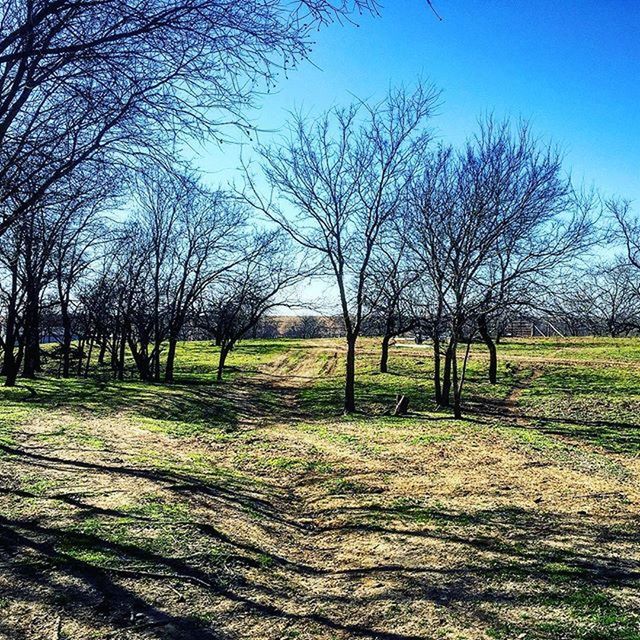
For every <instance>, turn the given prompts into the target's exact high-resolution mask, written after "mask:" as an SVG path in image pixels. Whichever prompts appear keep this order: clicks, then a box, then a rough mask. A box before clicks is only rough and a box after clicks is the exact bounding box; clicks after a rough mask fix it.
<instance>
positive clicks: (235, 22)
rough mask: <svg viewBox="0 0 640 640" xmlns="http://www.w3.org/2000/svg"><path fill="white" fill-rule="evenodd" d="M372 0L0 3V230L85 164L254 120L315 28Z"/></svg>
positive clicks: (370, 6)
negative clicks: (256, 108)
mask: <svg viewBox="0 0 640 640" xmlns="http://www.w3.org/2000/svg"><path fill="white" fill-rule="evenodd" d="M358 10H359V11H374V12H375V11H376V3H375V0H341V1H339V2H331V1H330V0H298V1H297V2H286V1H285V0H275V1H274V0H250V1H247V2H237V1H236V0H100V2H86V1H85V0H7V2H4V3H3V4H2V8H0V24H1V25H2V32H1V33H0V200H1V201H2V202H7V201H8V200H9V199H10V200H11V202H12V203H13V204H12V207H11V209H10V210H9V209H5V211H3V216H2V219H1V220H0V235H1V234H2V233H4V232H5V231H6V230H7V229H8V228H9V227H10V226H11V225H12V224H13V223H14V221H16V220H17V219H18V218H19V217H21V216H22V215H23V214H25V212H27V211H29V210H31V209H33V208H34V207H35V206H36V205H37V203H38V202H39V201H40V199H41V198H42V197H44V195H45V194H47V193H49V192H50V191H52V190H53V191H56V190H57V189H58V182H59V181H60V180H61V179H64V178H65V177H67V176H68V175H70V174H71V173H72V172H74V171H75V170H76V169H77V168H78V167H80V166H82V165H84V164H85V163H89V165H96V164H104V163H107V164H113V163H115V164H118V165H127V166H130V165H131V164H132V163H134V164H135V162H136V160H137V159H139V158H140V157H146V156H148V155H154V156H160V157H164V158H166V159H167V160H169V159H170V156H172V155H173V153H174V151H175V150H176V149H177V148H178V146H179V143H180V142H181V141H185V140H189V139H192V138H194V137H195V138H197V139H203V138H205V137H208V138H211V137H214V138H219V137H220V136H221V135H223V134H222V133H221V132H222V130H223V129H224V127H225V125H227V124H235V125H239V126H241V127H242V128H244V129H247V128H249V125H248V124H247V122H246V121H245V120H244V118H243V111H244V109H245V108H246V107H247V106H248V105H250V104H251V103H252V100H253V98H254V96H255V95H256V93H257V92H258V91H259V90H261V89H269V88H270V87H271V86H272V85H273V84H274V82H275V80H276V78H277V74H278V72H280V71H286V70H287V69H288V68H290V67H292V66H295V65H296V64H297V63H298V62H299V61H300V60H301V59H303V58H305V57H306V56H307V55H308V53H309V50H310V47H311V44H312V42H311V34H312V33H313V31H314V29H315V28H316V27H317V26H318V25H320V24H323V23H327V22H330V21H332V20H334V19H340V18H342V17H346V16H348V15H350V14H351V13H352V12H353V11H358Z"/></svg>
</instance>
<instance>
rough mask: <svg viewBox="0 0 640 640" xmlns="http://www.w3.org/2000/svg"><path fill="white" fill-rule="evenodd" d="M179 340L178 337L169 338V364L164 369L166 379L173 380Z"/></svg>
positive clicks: (167, 380) (166, 380)
mask: <svg viewBox="0 0 640 640" xmlns="http://www.w3.org/2000/svg"><path fill="white" fill-rule="evenodd" d="M177 344H178V341H177V339H176V338H173V337H170V338H169V349H168V351H167V365H166V367H165V370H164V381H165V382H173V369H174V363H175V360H176V345H177Z"/></svg>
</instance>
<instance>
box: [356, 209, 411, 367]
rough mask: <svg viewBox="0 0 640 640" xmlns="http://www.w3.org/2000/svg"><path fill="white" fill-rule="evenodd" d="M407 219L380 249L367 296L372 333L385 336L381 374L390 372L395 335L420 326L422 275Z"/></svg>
mask: <svg viewBox="0 0 640 640" xmlns="http://www.w3.org/2000/svg"><path fill="white" fill-rule="evenodd" d="M406 222H407V216H401V218H400V220H399V221H398V222H397V224H395V225H394V226H393V227H392V230H391V231H390V234H389V235H390V237H389V238H388V240H387V242H386V243H385V244H382V245H381V246H380V247H378V249H377V251H376V253H375V254H374V257H373V260H372V263H371V282H370V284H369V286H368V288H367V291H366V293H365V305H366V306H367V308H368V315H369V322H368V325H369V330H371V329H373V330H374V331H375V333H376V335H381V336H382V345H381V350H380V366H379V368H380V373H387V372H388V369H389V365H388V362H389V345H390V343H391V340H392V339H393V338H395V337H396V336H399V335H402V334H403V333H406V332H407V331H411V330H412V329H415V328H416V327H417V326H418V323H419V315H420V312H419V310H418V297H419V293H418V288H417V282H418V279H419V277H420V273H419V271H418V269H417V268H416V265H415V262H414V261H412V260H411V257H412V256H411V255H410V254H409V247H408V234H409V233H410V229H408V228H407V225H406Z"/></svg>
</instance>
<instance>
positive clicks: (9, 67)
mask: <svg viewBox="0 0 640 640" xmlns="http://www.w3.org/2000/svg"><path fill="white" fill-rule="evenodd" d="M376 10H377V5H376V3H375V2H374V1H373V0H353V1H350V2H349V1H346V0H345V1H342V2H338V3H335V2H327V1H324V0H301V1H300V2H295V3H289V2H273V1H272V0H254V1H252V2H243V3H238V2H234V1H232V0H186V1H185V0H151V1H149V0H144V2H140V1H138V0H102V1H101V2H98V3H94V2H91V3H87V2H84V0H39V1H32V0H12V1H11V2H7V3H5V4H4V5H3V8H2V10H1V11H2V22H1V23H0V24H2V32H1V34H0V203H1V206H2V211H1V218H0V265H1V268H2V274H1V278H0V285H1V291H0V295H1V296H2V345H1V346H2V358H3V360H2V374H3V375H4V376H5V384H7V385H9V386H11V385H14V384H15V383H16V380H17V378H18V376H22V377H24V378H32V377H34V376H35V375H37V373H38V372H39V371H40V370H41V369H42V362H41V359H42V355H43V352H42V349H41V342H42V338H43V336H44V335H45V333H48V334H49V335H52V336H54V337H55V340H56V341H57V342H58V344H57V345H56V347H55V349H54V350H53V352H52V355H53V356H54V357H55V358H57V362H58V372H59V375H61V376H63V377H69V376H72V375H78V376H86V375H88V374H89V372H90V371H91V367H92V364H93V363H94V362H97V363H98V365H99V366H101V367H106V368H108V369H109V370H110V371H111V372H112V375H113V376H114V377H115V378H117V379H122V378H123V377H124V376H125V372H126V369H127V363H128V362H132V363H133V366H134V368H135V371H136V372H137V375H138V376H139V377H140V378H141V379H142V380H148V381H160V380H164V381H166V382H171V381H173V379H174V371H175V358H176V345H177V342H178V341H179V340H181V339H185V338H189V337H194V336H207V337H210V338H211V339H212V340H213V341H214V342H215V343H216V344H217V345H218V347H219V368H218V377H219V378H222V375H223V371H224V365H225V361H226V357H227V355H228V353H229V352H230V350H231V349H233V347H234V345H235V344H236V343H237V342H238V340H240V339H241V338H243V337H245V336H247V335H252V334H255V333H257V331H258V327H259V326H263V327H264V323H265V317H268V316H269V314H270V313H273V312H274V310H275V309H279V308H283V307H286V306H292V305H293V306H295V305H296V304H297V303H298V300H297V299H296V291H297V286H299V285H300V283H302V282H304V281H305V280H307V279H308V278H310V277H315V278H324V279H329V281H330V282H332V283H333V288H334V291H335V292H336V298H337V303H338V309H339V316H340V321H341V327H342V329H343V332H344V336H345V352H346V366H345V385H344V410H345V411H346V412H353V411H355V410H356V408H357V407H356V358H357V343H358V339H359V338H360V336H362V335H364V334H372V333H373V334H377V335H380V336H381V337H382V346H381V354H380V370H381V372H386V371H387V370H388V368H389V364H388V353H389V345H390V343H391V341H392V340H393V339H394V338H395V337H396V336H398V335H401V334H403V333H406V332H409V331H412V332H414V333H415V334H418V335H420V336H421V337H422V338H425V339H428V344H429V345H430V346H431V350H432V358H433V398H434V401H435V402H436V403H437V404H438V405H440V406H445V407H446V406H450V407H452V410H453V412H454V415H456V416H457V417H459V416H460V415H461V414H462V407H463V393H464V385H465V376H466V366H467V362H468V358H469V353H470V345H471V343H472V341H473V340H476V339H478V340H481V341H482V342H483V343H484V344H485V345H486V348H487V351H488V354H489V368H488V376H489V380H490V381H491V382H492V383H495V382H496V380H497V375H498V366H497V350H496V346H495V345H496V342H497V340H498V339H499V337H500V336H501V334H503V333H504V327H505V326H506V323H507V322H508V319H509V318H513V317H518V316H519V315H526V314H534V313H546V314H557V315H558V314H559V315H562V316H563V317H564V318H566V319H567V322H570V323H574V325H575V326H576V327H578V326H580V327H586V328H588V330H589V331H591V332H593V333H604V332H606V333H607V334H610V335H625V334H628V333H630V332H633V331H635V330H637V327H638V320H637V318H638V307H639V297H638V271H639V270H640V258H639V256H640V248H639V247H640V223H639V222H638V221H637V219H635V218H634V216H633V214H632V212H631V208H630V204H629V203H627V202H624V201H622V200H609V201H604V202H603V201H602V200H601V199H600V198H599V197H598V196H597V195H596V194H595V193H592V192H584V191H583V190H580V189H577V188H576V187H575V186H574V185H573V184H572V182H571V179H570V177H569V175H568V172H567V171H566V169H565V167H563V162H562V157H561V155H560V153H559V152H558V150H557V149H555V148H554V147H553V145H551V144H548V143H544V142H542V141H541V140H540V139H538V138H537V137H536V136H535V135H534V134H533V133H532V132H531V131H530V128H529V126H528V125H527V124H526V123H524V122H516V123H510V122H501V121H497V120H496V119H494V118H491V117H488V118H485V119H483V120H482V121H481V122H480V123H479V125H478V128H477V131H476V132H475V133H472V135H471V136H470V137H469V139H468V141H467V142H466V143H465V144H464V145H461V146H460V147H452V146H449V145H446V144H444V143H442V142H436V141H435V140H434V136H433V133H432V126H431V122H432V119H433V117H434V113H435V111H436V110H437V108H438V107H439V94H438V92H437V91H436V90H435V89H434V88H433V87H432V86H430V85H428V84H426V83H422V82H419V83H417V85H416V86H415V88H413V89H411V90H407V89H404V88H396V89H392V90H390V91H389V92H388V94H387V95H386V96H385V98H384V99H382V100H380V101H378V102H365V101H356V102H354V103H353V104H351V105H348V106H345V107H336V108H334V109H331V110H330V111H328V112H327V113H325V114H323V115H321V116H320V117H318V118H316V119H310V118H303V117H301V116H294V117H293V118H292V120H291V122H290V125H289V128H288V130H287V131H286V133H285V134H284V135H283V136H282V137H281V139H280V140H278V141H277V142H275V143H273V144H272V145H270V146H267V147H264V146H260V145H257V146H256V154H257V158H258V159H257V161H256V162H254V163H252V164H249V165H248V166H245V167H244V168H243V171H242V174H243V178H244V180H243V183H242V186H241V187H234V188H233V189H230V188H218V187H211V186H210V185H208V184H205V183H204V182H203V180H202V178H201V177H200V176H198V174H197V173H196V172H195V171H193V170H192V169H191V168H190V167H189V166H188V163H187V162H185V161H184V159H183V158H184V153H183V149H184V148H185V146H187V145H192V144H193V143H194V141H206V140H212V139H217V140H223V139H224V138H225V135H226V132H227V131H228V130H229V129H228V127H229V126H232V127H234V128H235V129H236V130H237V129H240V130H241V131H244V132H246V134H247V135H248V136H250V135H251V127H250V126H249V124H248V123H247V122H246V121H245V116H244V114H245V111H246V108H247V107H248V106H249V105H251V103H252V101H253V100H254V99H255V96H256V95H257V94H258V93H259V92H261V91H266V90H268V89H269V88H270V87H271V86H273V84H274V83H275V81H276V78H277V76H278V73H280V72H284V71H286V69H287V68H289V67H291V66H293V65H295V64H297V62H298V61H299V60H301V59H302V58H304V57H306V56H307V55H308V53H309V50H310V46H311V44H312V43H311V40H310V34H311V33H312V32H313V29H315V28H316V27H317V26H318V25H321V24H323V23H326V22H329V21H332V20H335V19H342V18H346V17H348V16H350V15H352V14H353V13H354V12H356V13H357V12H358V11H373V12H375V11H376ZM616 242H617V243H618V244H619V245H620V246H621V247H623V250H622V251H621V252H619V253H617V254H616V256H615V258H614V259H612V260H610V259H607V258H606V255H605V253H603V251H602V247H603V246H605V243H614V244H615V243H616ZM313 323H314V320H312V319H311V318H307V319H305V320H300V322H299V324H300V327H299V329H300V331H301V332H302V333H303V334H304V335H309V336H312V335H316V334H318V333H320V328H319V327H318V326H317V324H316V325H315V326H313ZM303 325H305V326H303Z"/></svg>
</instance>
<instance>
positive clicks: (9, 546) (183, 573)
mask: <svg viewBox="0 0 640 640" xmlns="http://www.w3.org/2000/svg"><path fill="white" fill-rule="evenodd" d="M0 534H1V535H0V544H1V545H2V547H3V549H4V551H5V553H6V554H7V555H8V556H10V557H11V556H13V559H15V556H17V555H18V554H20V555H22V554H24V552H25V551H30V552H35V553H36V555H37V557H38V558H39V559H43V558H45V559H47V560H48V561H50V562H51V564H52V565H53V566H54V567H56V568H57V569H58V570H61V571H64V572H66V573H68V574H70V575H72V576H73V577H75V578H77V579H78V580H80V581H81V582H82V583H83V584H88V585H90V586H91V587H92V588H93V589H95V590H97V591H99V592H100V593H102V594H103V595H104V596H105V597H106V598H108V599H109V600H110V601H112V602H113V604H114V605H115V603H118V606H119V608H120V610H122V605H125V607H127V608H129V609H130V610H138V611H143V612H145V615H147V616H149V617H152V618H153V619H154V620H155V619H156V618H158V619H159V621H162V619H163V616H164V617H166V616H167V615H168V614H166V613H165V612H163V611H159V610H157V609H155V608H154V607H151V606H150V605H149V604H148V603H146V602H145V601H144V600H142V599H141V598H140V597H139V596H137V595H135V594H133V593H132V592H131V591H129V590H127V589H125V588H123V587H122V586H120V585H119V584H116V583H115V582H114V578H115V577H117V575H118V571H117V569H114V568H111V569H110V568H106V567H96V566H94V565H91V564H89V563H86V562H84V561H82V560H78V559H77V558H75V557H72V556H69V555H68V554H65V553H62V552H60V551H59V550H58V544H57V543H59V542H60V541H61V540H64V539H65V538H66V537H67V536H68V535H69V533H68V531H64V530H60V529H57V528H55V527H47V526H42V525H40V524H38V523H34V522H31V521H25V520H9V519H7V518H2V517H0ZM75 539H76V542H78V543H83V544H84V545H86V546H87V547H89V548H93V549H105V550H108V551H111V552H114V553H115V554H116V555H117V556H118V557H120V558H127V559H134V560H138V561H141V560H142V561H145V562H148V563H152V564H153V566H154V567H159V569H156V571H157V572H156V573H153V574H152V573H151V572H148V571H144V570H141V571H140V579H145V578H146V579H151V580H153V579H156V580H174V581H183V580H192V581H193V583H194V587H195V588H198V589H204V590H205V592H208V593H209V594H210V595H213V596H217V597H224V598H225V599H227V600H230V601H233V602H236V603H238V604H242V605H243V606H245V607H247V608H248V609H249V610H251V611H253V612H254V613H257V614H260V615H263V616H268V617H275V618H280V619H284V620H288V621H297V622H304V623H313V624H315V625H317V626H318V627H320V628H325V629H331V630H334V631H341V632H345V633H348V634H351V637H367V638H378V639H380V640H426V638H427V636H422V635H421V636H417V635H407V634H401V633H393V632H385V631H378V630H375V629H371V628H368V627H366V626H364V625H357V624H350V623H348V622H341V621H339V620H336V619H334V618H332V617H329V616H326V615H323V614H319V613H308V614H303V613H295V612H291V611H286V610H284V609H282V608H281V607H279V606H276V605H274V604H270V603H268V602H261V601H259V600H257V599H256V598H255V597H252V596H249V595H246V594H244V593H242V588H243V587H251V589H252V590H253V591H256V590H257V587H256V585H246V584H243V581H242V580H239V579H236V582H238V586H237V587H233V588H232V587H229V586H226V585H225V584H224V583H223V582H221V581H220V580H218V577H217V576H216V575H215V573H212V572H210V571H206V570H203V569H202V568H200V567H196V566H194V565H189V564H187V563H186V562H185V561H184V560H181V559H175V558H169V557H166V556H160V555H158V554H155V553H153V552H150V551H148V550H144V549H141V548H140V547H137V546H136V545H133V544H122V543H114V542H112V541H108V540H105V539H104V538H101V537H98V536H95V535H91V534H76V536H75ZM167 570H169V572H171V573H169V572H167ZM15 571H16V572H18V573H19V572H20V562H19V561H18V562H17V567H15ZM130 574H131V576H135V570H133V571H131V572H130ZM172 576H173V577H172ZM21 577H22V580H21V581H20V583H19V584H18V585H17V586H16V587H15V588H14V590H15V591H16V592H17V594H19V596H20V597H21V598H22V599H27V598H28V597H29V595H30V594H29V588H28V586H27V585H26V584H25V581H27V580H28V577H27V576H26V575H24V572H23V575H22V576H21ZM39 578H40V576H37V577H36V579H37V580H38V584H40V586H42V583H40V582H39ZM50 579H51V578H50V577H49V578H47V579H46V580H45V581H44V582H45V583H47V582H49V580H50ZM30 586H31V587H34V586H35V585H34V584H31V585H30ZM50 586H51V587H52V588H54V589H55V588H56V584H55V582H53V581H51V582H50ZM260 589H261V591H262V592H263V595H269V591H270V590H269V588H268V587H264V586H262V587H261V588H260ZM17 594H16V595H17ZM74 596H75V597H76V598H78V597H79V596H81V594H80V593H77V592H76V593H75V594H74ZM31 597H32V598H33V599H35V600H38V599H39V598H40V597H41V594H40V590H38V592H37V593H31ZM80 604H81V605H84V604H85V603H84V602H82V601H81V602H80ZM75 605H76V606H77V605H78V601H77V600H76V602H75ZM170 618H171V622H173V623H174V624H175V625H176V626H178V627H179V628H180V627H184V626H185V625H187V624H189V626H190V627H191V629H189V630H187V631H191V632H193V627H194V625H193V624H192V623H187V622H185V620H182V619H179V618H176V617H175V616H170ZM110 622H111V623H112V624H116V623H117V622H118V620H117V619H115V620H110ZM119 626H122V624H121V623H120V625H119ZM181 630H182V629H181ZM160 633H161V632H160ZM197 633H201V634H202V635H193V636H185V638H186V637H198V638H203V640H204V639H205V638H206V639H209V638H221V636H218V635H213V634H211V635H206V634H207V633H208V631H207V630H205V629H202V626H201V625H200V629H199V630H198V631H197ZM159 637H162V636H161V635H160V636H159Z"/></svg>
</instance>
